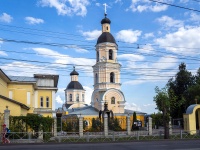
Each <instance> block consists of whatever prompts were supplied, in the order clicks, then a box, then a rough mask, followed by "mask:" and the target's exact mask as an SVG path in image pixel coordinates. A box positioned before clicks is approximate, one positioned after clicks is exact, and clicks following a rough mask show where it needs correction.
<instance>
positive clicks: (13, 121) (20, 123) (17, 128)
mask: <svg viewBox="0 0 200 150" xmlns="http://www.w3.org/2000/svg"><path fill="white" fill-rule="evenodd" d="M52 125H53V118H50V117H43V116H40V115H37V114H27V116H10V129H11V131H14V132H27V131H28V129H30V130H32V131H35V132H38V131H40V130H43V131H44V132H50V131H51V129H52Z"/></svg>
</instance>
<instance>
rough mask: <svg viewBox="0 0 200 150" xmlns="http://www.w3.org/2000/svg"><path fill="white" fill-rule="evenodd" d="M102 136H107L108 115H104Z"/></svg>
mask: <svg viewBox="0 0 200 150" xmlns="http://www.w3.org/2000/svg"><path fill="white" fill-rule="evenodd" d="M104 136H108V116H107V114H105V116H104Z"/></svg>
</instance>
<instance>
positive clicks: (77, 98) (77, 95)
mask: <svg viewBox="0 0 200 150" xmlns="http://www.w3.org/2000/svg"><path fill="white" fill-rule="evenodd" d="M76 101H77V102H79V94H76Z"/></svg>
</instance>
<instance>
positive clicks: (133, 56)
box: [117, 54, 144, 61]
mask: <svg viewBox="0 0 200 150" xmlns="http://www.w3.org/2000/svg"><path fill="white" fill-rule="evenodd" d="M117 57H118V58H120V59H127V60H132V61H134V60H144V56H142V55H136V54H122V55H118V56H117Z"/></svg>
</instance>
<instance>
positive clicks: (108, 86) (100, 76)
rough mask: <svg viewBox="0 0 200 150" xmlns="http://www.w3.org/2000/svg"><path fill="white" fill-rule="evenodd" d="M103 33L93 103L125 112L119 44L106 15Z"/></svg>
mask: <svg viewBox="0 0 200 150" xmlns="http://www.w3.org/2000/svg"><path fill="white" fill-rule="evenodd" d="M101 24H102V34H101V35H100V36H99V38H98V40H97V44H96V64H95V65H94V66H93V72H94V91H93V94H92V100H91V104H92V106H93V107H95V108H96V109H98V110H103V109H104V103H105V102H106V103H108V109H109V110H112V111H113V113H124V106H125V105H124V104H125V97H124V94H123V92H122V91H121V90H120V87H121V83H120V68H121V65H120V64H119V63H118V62H117V50H118V45H117V43H116V41H115V38H114V37H113V36H112V34H111V33H110V24H111V21H110V20H109V19H108V18H107V17H106V14H105V18H104V19H102V21H101Z"/></svg>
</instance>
